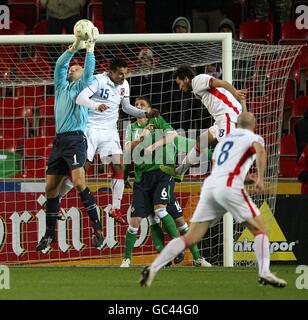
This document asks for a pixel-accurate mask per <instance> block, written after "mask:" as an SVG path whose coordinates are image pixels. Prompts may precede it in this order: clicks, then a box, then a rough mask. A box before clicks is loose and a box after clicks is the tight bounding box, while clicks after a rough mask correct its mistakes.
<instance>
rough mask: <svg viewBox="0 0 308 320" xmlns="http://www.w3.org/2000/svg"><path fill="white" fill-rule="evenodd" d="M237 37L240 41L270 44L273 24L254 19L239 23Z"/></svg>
mask: <svg viewBox="0 0 308 320" xmlns="http://www.w3.org/2000/svg"><path fill="white" fill-rule="evenodd" d="M239 39H240V40H242V41H249V42H257V43H265V44H272V43H273V24H272V23H271V22H270V21H262V20H255V19H252V20H248V21H246V22H244V23H241V24H240V34H239Z"/></svg>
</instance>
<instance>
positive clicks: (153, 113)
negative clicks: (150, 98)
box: [146, 108, 160, 119]
mask: <svg viewBox="0 0 308 320" xmlns="http://www.w3.org/2000/svg"><path fill="white" fill-rule="evenodd" d="M146 116H147V118H148V119H149V118H158V117H159V116H160V112H159V111H158V110H157V109H154V108H153V109H151V111H150V112H147V113H146Z"/></svg>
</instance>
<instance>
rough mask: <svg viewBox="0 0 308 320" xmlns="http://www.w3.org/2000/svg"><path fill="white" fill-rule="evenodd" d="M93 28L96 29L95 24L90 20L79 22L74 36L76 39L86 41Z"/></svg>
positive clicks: (75, 27)
mask: <svg viewBox="0 0 308 320" xmlns="http://www.w3.org/2000/svg"><path fill="white" fill-rule="evenodd" d="M92 28H94V24H93V23H92V22H91V21H90V20H87V19H82V20H79V21H77V22H76V24H75V26H74V35H75V37H76V38H78V39H80V40H85V41H86V40H88V37H89V34H91V32H92Z"/></svg>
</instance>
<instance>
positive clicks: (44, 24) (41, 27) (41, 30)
mask: <svg viewBox="0 0 308 320" xmlns="http://www.w3.org/2000/svg"><path fill="white" fill-rule="evenodd" d="M32 32H33V34H48V21H47V20H41V21H39V22H38V23H36V24H35V25H34V26H33V30H32Z"/></svg>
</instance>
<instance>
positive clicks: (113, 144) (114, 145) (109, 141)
mask: <svg viewBox="0 0 308 320" xmlns="http://www.w3.org/2000/svg"><path fill="white" fill-rule="evenodd" d="M86 137H87V141H88V151H87V158H88V160H90V161H91V162H92V161H93V158H94V156H95V154H99V156H100V158H101V161H102V162H103V161H104V158H106V157H108V156H111V155H114V154H123V151H122V147H121V143H120V136H119V132H118V130H117V129H108V130H107V129H97V128H88V129H87V130H86Z"/></svg>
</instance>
